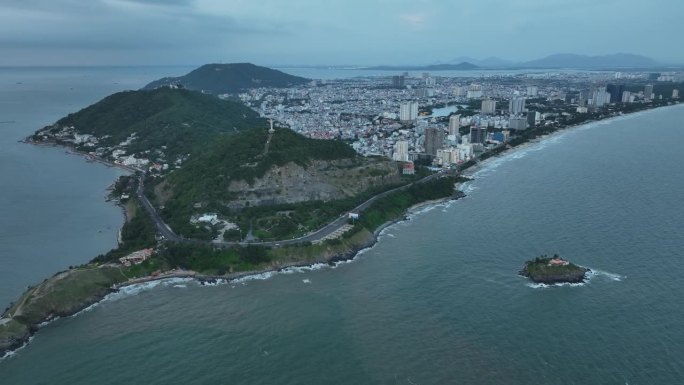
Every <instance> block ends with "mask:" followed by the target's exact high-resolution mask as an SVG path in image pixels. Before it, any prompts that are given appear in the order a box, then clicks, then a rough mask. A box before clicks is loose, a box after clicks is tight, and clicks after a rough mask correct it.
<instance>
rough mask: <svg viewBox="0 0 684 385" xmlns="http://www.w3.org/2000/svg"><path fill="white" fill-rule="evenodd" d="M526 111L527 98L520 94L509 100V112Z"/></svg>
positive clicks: (518, 112) (515, 113)
mask: <svg viewBox="0 0 684 385" xmlns="http://www.w3.org/2000/svg"><path fill="white" fill-rule="evenodd" d="M523 111H525V98H523V97H520V96H514V97H512V98H511V100H510V101H509V102H508V112H510V113H511V114H513V115H517V114H520V113H522V112H523Z"/></svg>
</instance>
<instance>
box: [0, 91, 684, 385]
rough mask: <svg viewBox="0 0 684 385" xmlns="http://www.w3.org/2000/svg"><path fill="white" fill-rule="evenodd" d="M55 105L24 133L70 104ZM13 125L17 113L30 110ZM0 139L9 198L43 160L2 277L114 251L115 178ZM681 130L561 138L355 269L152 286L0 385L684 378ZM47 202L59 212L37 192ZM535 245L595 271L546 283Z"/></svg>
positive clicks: (484, 173) (683, 119)
mask: <svg viewBox="0 0 684 385" xmlns="http://www.w3.org/2000/svg"><path fill="white" fill-rule="evenodd" d="M143 83H144V82H143ZM116 86H117V85H112V86H111V88H110V89H106V90H105V91H113V90H115V89H116ZM118 86H121V84H119V85H118ZM131 88H132V87H131ZM105 91H102V90H101V89H99V88H98V91H97V92H100V93H97V92H95V91H93V94H92V95H91V96H92V97H93V98H95V99H97V97H99V96H103V95H104V94H105V93H106V92H105ZM5 98H6V97H5V96H3V99H0V100H2V103H8V101H6V100H5ZM85 99H87V98H86V97H85V96H83V99H79V100H85ZM56 102H59V103H62V104H60V105H61V106H62V107H60V108H61V109H56V110H55V111H53V113H52V114H53V115H49V111H47V112H46V111H40V112H38V113H36V116H37V117H30V119H38V118H40V119H39V121H38V122H35V124H34V123H31V124H30V125H29V126H31V127H32V126H33V125H36V124H37V125H38V126H40V125H41V124H44V123H47V122H50V121H52V120H54V119H55V118H57V117H58V116H59V115H61V114H63V113H64V112H67V111H68V110H69V109H70V107H72V106H69V105H67V104H68V103H67V101H66V100H65V98H63V97H60V99H59V100H57V101H56ZM43 103H45V104H49V103H47V102H45V101H44V102H43ZM3 105H4V104H3ZM3 108H4V107H3ZM15 109H17V108H9V109H7V111H14V110H15ZM3 111H5V110H3ZM19 116H24V118H21V119H20V118H8V120H10V119H11V120H17V121H20V120H21V121H22V122H24V121H27V120H28V119H29V116H31V113H30V112H25V113H24V115H19ZM0 120H5V118H0ZM22 124H24V123H22ZM17 125H19V123H17ZM8 129H10V128H9V127H7V128H4V130H8ZM10 130H11V132H15V134H14V135H15V136H16V137H21V136H23V135H25V134H26V132H25V130H24V131H22V129H19V128H14V129H10ZM29 131H30V130H29ZM2 140H3V142H2V144H1V145H2V152H1V153H0V154H1V155H0V156H3V160H2V162H1V163H0V164H1V165H2V166H0V167H2V168H0V170H2V174H1V175H2V176H4V178H3V179H2V185H1V187H0V188H2V198H0V199H6V198H5V195H6V194H7V192H6V191H8V190H9V191H14V189H16V188H17V187H16V185H17V184H23V183H28V182H27V181H26V179H28V178H29V175H28V174H31V173H30V172H28V171H25V172H23V173H20V174H19V175H18V176H12V175H15V174H9V175H10V177H9V178H14V179H9V180H8V179H7V178H8V177H7V176H6V175H8V174H7V173H8V172H11V170H13V169H15V168H16V167H17V166H15V167H7V164H8V163H9V164H12V163H10V162H15V164H16V163H17V162H19V161H18V160H17V159H19V160H21V159H23V162H26V163H28V164H37V165H36V166H35V168H33V169H28V170H33V172H32V174H33V178H34V179H35V182H34V184H32V185H31V184H29V185H28V186H33V187H27V188H26V190H24V193H21V194H15V195H14V198H12V200H10V201H7V202H6V201H5V200H2V201H0V202H1V203H0V209H1V210H3V212H4V213H5V212H11V213H13V214H11V215H9V216H8V215H7V214H4V215H3V218H2V220H3V221H7V222H0V223H2V229H3V230H2V231H3V233H2V234H3V238H2V242H1V243H0V247H3V249H2V252H1V253H0V257H1V258H3V259H2V267H3V269H4V270H3V272H2V274H3V276H2V279H3V285H4V282H5V279H7V280H9V281H10V282H15V281H16V279H15V278H14V275H16V274H20V273H21V274H24V273H26V272H27V271H28V273H26V274H32V275H33V276H35V278H32V279H33V280H34V281H35V280H36V279H40V277H42V276H45V275H46V274H50V273H51V272H52V270H50V269H51V268H52V269H53V270H54V269H57V268H60V267H63V266H64V265H68V264H71V263H74V262H78V261H79V260H80V261H82V260H86V259H88V258H90V256H91V254H93V253H98V252H101V251H102V250H105V249H106V248H108V247H111V246H112V245H113V244H114V238H115V232H116V231H115V230H116V227H117V226H118V225H119V224H120V222H121V214H120V213H119V211H118V209H117V208H116V207H113V206H110V205H108V204H106V203H103V201H102V199H103V194H104V188H105V187H106V186H107V184H108V183H109V182H110V181H111V179H112V178H113V177H114V176H115V175H116V171H114V170H111V169H108V168H106V167H102V166H97V165H92V164H88V163H85V162H84V161H83V160H81V159H78V158H75V157H72V156H66V155H64V154H63V151H61V150H55V149H43V148H36V147H31V146H25V145H20V144H15V143H14V141H16V138H15V139H14V140H9V139H7V140H6V139H5V138H3V139H2ZM682 141H684V107H681V106H678V107H672V108H666V109H660V110H656V111H649V112H645V113H641V114H637V115H632V116H628V117H622V118H618V119H615V120H611V121H604V122H599V123H593V124H590V125H587V126H582V127H579V128H575V129H572V130H568V131H565V132H563V133H561V134H558V135H554V136H552V137H551V138H547V139H546V140H544V141H542V142H540V143H533V144H529V145H527V146H526V147H525V148H524V149H522V150H519V151H517V152H513V153H510V154H507V155H505V156H503V157H501V158H497V159H493V160H491V161H489V162H486V164H485V165H484V166H483V167H482V168H481V169H480V170H479V171H477V172H473V173H474V176H475V180H474V181H473V182H469V183H468V184H467V185H466V186H464V189H465V191H466V192H467V194H468V196H467V197H466V198H464V199H462V200H459V201H456V202H452V203H449V204H447V205H441V206H436V207H432V208H430V209H427V210H424V211H423V212H421V213H418V214H416V215H413V216H412V217H411V219H410V220H409V221H405V222H402V223H399V224H397V225H395V226H392V227H390V228H389V229H388V230H386V231H385V232H384V233H383V235H382V236H381V240H380V242H379V243H378V244H377V245H376V246H375V247H374V248H372V249H370V250H368V251H366V252H364V253H362V255H361V256H359V257H358V258H357V259H356V260H355V261H353V262H351V263H346V264H342V265H339V266H337V267H336V268H328V267H325V268H320V269H316V270H305V269H302V270H298V271H292V272H291V273H290V274H278V275H274V276H270V277H267V276H263V277H260V278H268V279H254V280H246V281H243V282H237V283H231V284H226V285H219V286H215V287H201V286H199V285H197V284H195V283H193V282H186V281H174V282H166V283H156V284H155V285H156V287H154V288H152V287H149V286H153V285H148V286H141V287H136V288H131V289H129V290H128V291H127V292H126V293H120V294H117V295H115V296H112V297H110V298H109V299H107V300H106V301H104V302H103V303H101V304H100V305H98V306H95V307H94V308H92V309H91V310H89V311H86V312H84V313H82V314H79V315H77V316H75V317H70V318H67V319H61V320H58V321H56V322H54V323H53V324H51V325H50V326H48V327H46V328H44V329H43V330H41V331H40V332H38V333H37V334H36V336H35V338H34V339H33V341H32V343H31V344H30V345H29V346H28V347H26V348H24V349H22V350H20V351H19V352H18V353H16V354H15V355H14V356H12V357H9V358H7V359H5V360H4V361H2V362H0V384H3V385H4V384H13V385H21V384H88V385H90V384H125V383H132V384H445V383H457V384H620V385H622V384H678V383H683V382H684V358H683V357H684V328H682V319H684V306H682V301H681V297H682V293H683V292H684V279H682V275H683V274H684V266H683V263H684V230H683V229H684V204H683V203H682V193H681V192H682V191H683V190H684V169H682V167H681V163H682V161H683V160H684V159H683V158H684V155H682V151H681V149H680V143H682ZM15 146H18V147H15ZM15 148H16V149H15ZM12 151H14V152H12ZM27 152H29V155H26V153H27ZM7 153H10V154H14V155H13V156H11V157H9V158H8V159H6V158H4V156H6V154H7ZM44 158H45V159H46V160H43V159H44ZM12 159H14V160H12ZM36 159H39V160H40V163H39V161H38V160H36ZM31 162H33V163H31ZM20 164H21V163H20ZM58 165H59V166H58ZM24 167H25V168H23V170H27V168H26V166H24ZM45 169H47V170H49V171H47V170H45ZM8 170H10V171H8ZM83 175H87V177H86V176H83ZM79 176H80V177H79ZM46 180H48V181H50V182H46ZM50 183H53V184H52V185H50ZM60 183H61V184H60ZM73 184H76V186H72V187H69V186H71V185H73ZM56 186H62V187H56ZM34 189H35V190H37V191H33V190H34ZM59 191H68V193H60V192H59ZM31 194H39V195H31ZM60 194H61V195H60ZM70 194H71V195H70ZM79 194H82V195H79ZM54 195H57V196H58V197H61V198H60V201H59V202H61V203H59V205H61V206H65V209H64V210H65V211H66V212H67V214H65V215H61V213H60V212H57V213H55V212H53V211H51V210H52V209H51V206H57V204H55V205H49V204H47V203H44V202H42V200H48V199H57V198H54ZM74 195H75V196H76V197H74ZM72 200H75V201H76V202H75V203H72ZM87 202H90V203H87ZM19 205H23V206H22V207H24V208H23V209H21V210H19V209H18V207H19ZM36 205H41V206H40V209H39V208H38V207H36ZM15 206H16V207H15ZM69 208H70V209H69ZM55 210H56V209H55ZM98 210H99V211H98ZM77 214H78V215H84V216H86V217H85V218H81V219H78V220H76V219H74V218H75V217H74V216H76V215H77ZM8 218H10V220H8ZM17 218H19V219H17ZM65 218H66V219H65ZM58 220H68V221H69V222H68V224H55V223H52V222H53V221H58ZM23 221H26V222H27V223H30V224H28V225H24V226H26V227H24V228H22V229H23V230H20V229H19V225H18V223H24V222H23ZM29 221H32V222H29ZM50 223H52V224H50ZM40 226H43V227H44V228H45V230H44V231H43V232H42V233H41V234H40V235H39V234H35V233H34V231H35V230H34V229H33V228H34V227H37V228H40ZM67 226H70V227H72V228H71V229H67V228H66V227H67ZM79 226H80V227H79ZM107 226H110V227H112V229H110V230H107ZM5 229H7V230H5ZM98 229H103V230H104V231H103V233H99V232H98V231H97V230H98ZM10 231H12V232H11V233H10ZM5 232H8V233H9V234H14V235H5ZM93 233H94V234H93ZM8 242H10V244H13V245H15V246H14V248H13V249H12V250H22V251H23V254H21V257H19V256H18V255H15V254H16V253H17V252H16V251H15V252H13V253H10V254H7V251H5V249H4V247H6V244H7V243H8ZM43 249H45V250H47V251H49V252H41V250H43ZM26 250H31V252H29V251H26ZM541 253H560V254H562V255H563V256H566V257H568V258H570V259H572V260H573V261H574V262H576V263H578V264H581V265H585V266H588V267H590V268H592V269H593V270H594V272H595V274H594V275H593V276H592V278H591V279H590V281H589V282H588V283H586V284H584V285H579V286H562V287H549V288H542V287H535V286H534V285H530V284H529V283H528V282H527V281H526V280H525V279H523V278H521V277H518V276H517V275H516V272H517V271H518V270H519V268H520V267H521V265H522V263H523V261H524V260H525V259H528V258H533V257H535V256H537V255H539V254H541ZM69 258H71V259H69ZM57 259H59V260H58V261H55V260H57ZM47 264H51V265H50V266H44V265H47ZM60 264H61V265H60ZM39 267H40V269H42V272H36V271H35V270H36V269H37V268H39ZM8 269H12V270H13V272H12V273H10V272H5V270H8ZM5 277H7V278H5ZM7 290H8V289H6V288H5V287H3V288H2V291H1V293H2V294H3V295H5V293H6V291H7ZM12 290H14V291H15V292H16V291H19V288H16V289H15V288H12ZM6 296H7V297H8V298H12V297H13V296H14V292H13V293H11V295H6Z"/></svg>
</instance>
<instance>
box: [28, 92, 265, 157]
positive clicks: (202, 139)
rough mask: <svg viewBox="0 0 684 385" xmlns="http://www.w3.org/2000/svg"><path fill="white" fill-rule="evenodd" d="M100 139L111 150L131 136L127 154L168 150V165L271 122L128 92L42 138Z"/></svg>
mask: <svg viewBox="0 0 684 385" xmlns="http://www.w3.org/2000/svg"><path fill="white" fill-rule="evenodd" d="M72 126H73V127H74V131H75V133H76V134H90V135H94V136H95V137H97V138H98V147H103V148H109V149H112V148H114V147H116V146H118V145H119V144H120V143H121V142H124V141H126V139H127V138H129V137H130V136H131V135H132V134H134V133H135V134H136V135H135V139H134V140H132V141H131V143H130V144H128V145H126V147H125V150H126V152H127V153H128V154H136V153H141V152H145V151H148V150H156V149H162V148H165V149H164V152H165V154H166V155H168V156H169V159H175V158H176V157H177V156H178V155H180V154H188V153H190V152H192V151H193V149H195V148H196V147H197V146H204V145H206V144H207V143H209V142H211V141H213V140H214V139H215V138H216V135H218V134H221V133H233V132H236V131H241V130H244V129H247V128H252V127H266V121H265V120H264V119H261V118H259V115H258V114H257V113H256V112H254V111H253V110H251V109H249V108H247V107H246V106H244V105H242V104H240V103H236V102H232V101H225V100H221V99H218V98H216V97H214V96H211V95H204V94H201V93H199V92H194V91H189V90H182V89H170V88H158V89H155V90H150V91H125V92H119V93H116V94H113V95H110V96H108V97H106V98H104V99H102V100H101V101H99V102H97V103H95V104H93V105H91V106H89V107H86V108H84V109H82V110H81V111H79V112H76V113H73V114H70V115H68V116H66V117H64V118H62V119H60V120H59V121H57V123H56V124H55V125H53V126H50V127H46V129H43V130H42V131H39V132H38V133H37V134H36V135H34V138H37V137H38V136H40V135H43V134H47V135H50V134H52V135H57V133H58V132H59V130H61V129H62V128H63V127H72Z"/></svg>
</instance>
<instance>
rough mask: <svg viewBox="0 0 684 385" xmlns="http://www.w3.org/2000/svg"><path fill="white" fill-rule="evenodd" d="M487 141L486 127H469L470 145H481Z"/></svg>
mask: <svg viewBox="0 0 684 385" xmlns="http://www.w3.org/2000/svg"><path fill="white" fill-rule="evenodd" d="M485 140H487V127H470V143H479V144H483V143H484V142H485Z"/></svg>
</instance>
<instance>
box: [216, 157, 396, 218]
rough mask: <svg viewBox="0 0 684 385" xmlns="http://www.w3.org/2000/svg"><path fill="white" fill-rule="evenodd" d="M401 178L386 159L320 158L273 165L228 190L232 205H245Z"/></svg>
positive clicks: (333, 195) (321, 196)
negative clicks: (260, 174)
mask: <svg viewBox="0 0 684 385" xmlns="http://www.w3.org/2000/svg"><path fill="white" fill-rule="evenodd" d="M398 182H400V175H399V170H398V168H397V166H396V164H395V163H394V162H390V161H386V160H370V161H364V162H358V161H355V160H353V159H341V160H332V161H321V160H317V161H312V162H311V163H310V164H309V165H307V166H305V167H304V166H301V165H297V164H295V163H292V162H290V163H288V164H286V165H284V166H274V167H273V168H271V169H270V170H269V171H268V172H267V173H266V174H265V175H264V176H263V177H261V178H259V179H256V180H254V182H253V183H252V184H249V183H248V182H246V181H242V180H240V181H233V182H231V183H230V185H229V187H228V190H229V192H230V193H231V195H233V196H234V197H235V198H234V199H232V200H231V201H230V202H226V204H227V205H228V206H229V207H231V208H242V207H245V206H261V205H271V204H283V203H297V202H305V201H313V200H322V201H329V200H335V199H342V198H346V197H350V196H354V195H357V194H360V193H362V192H364V191H366V190H368V189H369V188H376V187H381V186H386V185H390V184H395V183H398Z"/></svg>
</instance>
